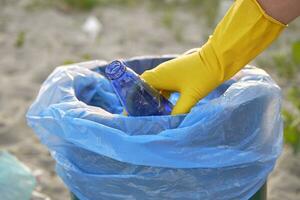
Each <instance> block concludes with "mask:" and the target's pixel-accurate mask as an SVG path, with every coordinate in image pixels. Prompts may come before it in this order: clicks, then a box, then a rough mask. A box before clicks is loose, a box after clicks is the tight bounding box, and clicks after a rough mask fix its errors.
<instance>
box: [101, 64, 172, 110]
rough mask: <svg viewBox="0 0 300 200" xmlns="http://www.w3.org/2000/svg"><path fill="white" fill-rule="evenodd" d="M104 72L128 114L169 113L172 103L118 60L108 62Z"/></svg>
mask: <svg viewBox="0 0 300 200" xmlns="http://www.w3.org/2000/svg"><path fill="white" fill-rule="evenodd" d="M105 74H106V76H107V78H108V79H110V81H111V84H112V86H113V88H114V90H115V92H116V94H117V95H118V96H119V98H120V101H121V103H122V104H123V106H124V108H125V109H126V111H127V113H128V115H130V116H149V115H169V114H170V113H171V111H172V109H173V104H172V103H171V102H169V101H168V99H166V98H165V97H164V96H162V95H161V94H160V93H159V92H158V91H157V90H155V89H154V88H152V87H151V86H149V85H148V84H147V83H146V82H145V81H143V80H142V79H141V78H140V77H139V75H137V74H136V73H135V72H134V71H133V70H131V69H130V68H128V67H126V65H125V64H124V63H123V62H122V61H119V60H116V61H113V62H112V63H110V64H109V65H108V66H107V67H106V69H105Z"/></svg>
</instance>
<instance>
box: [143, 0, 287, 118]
mask: <svg viewBox="0 0 300 200" xmlns="http://www.w3.org/2000/svg"><path fill="white" fill-rule="evenodd" d="M284 27H285V25H284V24H282V23H280V22H279V21H276V20H275V19H273V18H272V17H270V16H268V15H267V14H266V13H265V12H264V11H263V9H262V8H261V7H260V5H259V4H258V3H257V2H256V0H236V1H235V2H234V3H233V5H232V6H231V8H230V9H229V11H228V12H227V14H226V15H225V17H224V18H223V19H222V21H221V22H220V23H219V24H218V26H217V27H216V29H215V31H214V33H213V35H212V36H210V38H209V40H208V41H207V43H206V44H205V45H203V46H202V47H201V48H200V49H198V50H197V51H196V52H194V53H191V54H187V55H182V56H180V57H178V58H176V59H173V60H170V61H167V62H165V63H162V64H161V65H159V66H158V67H156V68H154V69H153V70H148V71H146V72H144V73H143V74H142V75H141V77H142V79H144V80H145V81H146V82H147V83H149V84H150V85H152V86H153V87H154V88H156V89H158V90H161V91H169V92H174V91H177V92H180V98H179V100H178V102H177V104H176V105H175V107H174V109H173V111H172V114H183V113H187V112H189V110H190V109H191V107H192V106H194V105H195V104H196V103H197V102H198V101H199V100H200V99H201V98H203V97H205V96H206V95H207V94H208V93H209V92H211V91H212V90H214V89H215V88H216V87H217V86H219V85H220V84H222V83H223V82H224V81H226V80H228V79H229V78H231V77H232V76H233V75H234V74H235V73H237V72H238V71H239V70H240V69H241V68H242V67H244V66H245V65H246V64H247V63H248V62H249V61H251V60H252V59H253V58H255V57H256V56H257V55H258V54H260V53H261V52H262V51H263V50H264V49H265V48H266V47H268V46H269V44H271V43H272V41H273V40H275V39H276V38H277V37H278V36H279V34H280V32H281V31H282V30H283V28H284Z"/></svg>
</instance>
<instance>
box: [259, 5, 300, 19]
mask: <svg viewBox="0 0 300 200" xmlns="http://www.w3.org/2000/svg"><path fill="white" fill-rule="evenodd" d="M257 2H258V3H259V4H260V5H261V7H262V8H263V9H264V10H265V12H266V13H267V14H268V15H270V16H271V17H273V18H274V19H276V20H278V21H280V22H282V23H284V24H288V23H290V22H291V21H293V20H294V19H296V18H297V17H298V16H300V0H257Z"/></svg>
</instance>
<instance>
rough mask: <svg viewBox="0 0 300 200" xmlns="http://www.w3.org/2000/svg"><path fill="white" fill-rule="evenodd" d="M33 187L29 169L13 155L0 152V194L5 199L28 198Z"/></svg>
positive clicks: (18, 199) (23, 199) (19, 199)
mask: <svg viewBox="0 0 300 200" xmlns="http://www.w3.org/2000/svg"><path fill="white" fill-rule="evenodd" d="M34 187H35V178H34V177H33V175H32V174H31V172H30V170H29V169H28V168H27V167H26V166H25V165H23V164H22V163H21V162H20V161H18V159H17V158H16V157H14V156H13V155H11V154H9V153H7V152H5V151H1V152H0V195H1V199H5V200H29V199H31V193H32V191H33V189H34Z"/></svg>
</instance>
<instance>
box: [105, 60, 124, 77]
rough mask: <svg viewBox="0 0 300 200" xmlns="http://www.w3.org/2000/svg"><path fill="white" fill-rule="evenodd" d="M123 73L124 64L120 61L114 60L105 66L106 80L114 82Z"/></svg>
mask: <svg viewBox="0 0 300 200" xmlns="http://www.w3.org/2000/svg"><path fill="white" fill-rule="evenodd" d="M125 71H126V66H125V64H124V63H123V62H122V61H120V60H115V61H113V62H111V63H110V64H109V65H107V66H106V68H105V75H106V76H107V78H109V79H111V80H114V79H117V78H119V77H120V76H122V75H123V74H124V72H125Z"/></svg>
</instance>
